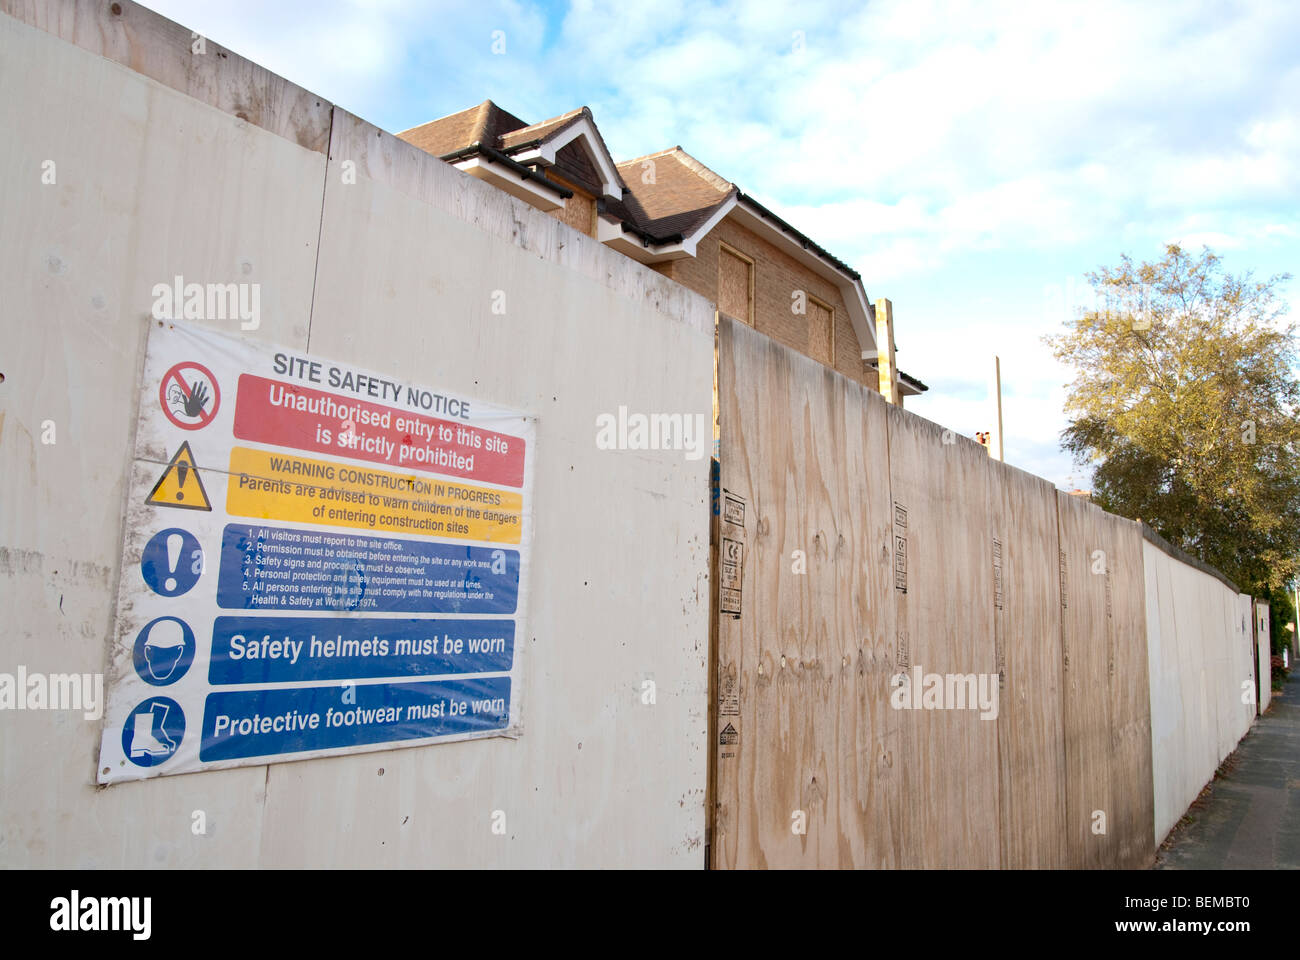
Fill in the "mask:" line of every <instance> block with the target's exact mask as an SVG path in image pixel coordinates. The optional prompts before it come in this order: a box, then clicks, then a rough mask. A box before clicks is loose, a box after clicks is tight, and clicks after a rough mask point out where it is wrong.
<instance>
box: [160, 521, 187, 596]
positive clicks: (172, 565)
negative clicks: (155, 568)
mask: <svg viewBox="0 0 1300 960" xmlns="http://www.w3.org/2000/svg"><path fill="white" fill-rule="evenodd" d="M184 545H185V538H184V537H182V536H181V535H180V534H179V533H169V534H168V535H167V569H168V570H169V571H171V573H172V574H175V573H176V567H177V565H179V564H180V562H181V547H183V546H184ZM163 589H164V590H166V591H167V592H168V593H171V592H172V591H173V590H175V589H176V577H175V576H170V577H168V578H167V579H166V580H164V581H163Z"/></svg>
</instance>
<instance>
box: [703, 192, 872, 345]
mask: <svg viewBox="0 0 1300 960" xmlns="http://www.w3.org/2000/svg"><path fill="white" fill-rule="evenodd" d="M731 214H732V219H734V220H735V221H736V222H737V223H739V224H740V225H741V226H743V227H745V228H746V229H748V230H752V231H753V232H754V233H757V234H758V235H759V236H761V237H763V238H765V239H766V240H768V241H769V242H770V243H771V244H772V245H773V246H775V247H776V248H777V249H778V250H781V251H783V252H785V253H787V254H789V255H790V256H791V257H793V258H794V259H795V260H797V261H798V262H799V263H802V264H803V265H804V266H805V267H808V268H809V269H810V270H812V271H813V272H814V273H816V274H817V275H818V276H819V277H824V278H825V279H827V280H829V281H830V282H831V283H833V284H835V286H836V287H838V288H839V291H840V295H841V296H842V297H844V304H845V306H847V307H848V310H849V321H850V322H851V323H852V324H853V332H854V333H855V334H857V337H858V345H859V346H860V347H861V348H862V359H863V360H871V359H875V355H876V351H877V346H876V325H875V323H874V322H873V321H872V319H871V308H870V307H869V306H868V305H867V291H866V289H865V288H864V287H863V286H862V281H861V280H854V279H853V278H852V277H850V276H849V275H848V274H847V273H844V272H843V271H842V270H840V269H839V268H838V267H835V266H832V265H831V264H829V263H827V262H826V261H825V260H823V259H822V258H821V257H819V256H818V255H817V254H815V253H813V252H812V251H811V250H805V249H804V246H803V244H801V243H800V242H799V241H798V240H796V239H795V238H794V237H792V236H790V234H788V233H786V232H785V231H784V230H782V229H781V228H780V227H778V226H777V225H776V224H775V223H773V222H772V221H771V220H768V219H767V218H766V217H760V216H759V215H758V214H757V213H755V212H754V211H753V210H750V209H749V208H748V207H746V206H745V205H744V204H743V203H737V204H735V205H734V209H733V210H732V211H731ZM699 236H703V234H699Z"/></svg>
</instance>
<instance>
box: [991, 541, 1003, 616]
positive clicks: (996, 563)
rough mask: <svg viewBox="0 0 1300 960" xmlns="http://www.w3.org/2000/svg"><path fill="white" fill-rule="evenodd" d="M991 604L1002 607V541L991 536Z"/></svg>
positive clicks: (999, 608)
mask: <svg viewBox="0 0 1300 960" xmlns="http://www.w3.org/2000/svg"><path fill="white" fill-rule="evenodd" d="M993 606H994V607H996V608H997V609H998V610H1001V609H1002V541H1001V540H999V539H997V538H996V537H994V538H993Z"/></svg>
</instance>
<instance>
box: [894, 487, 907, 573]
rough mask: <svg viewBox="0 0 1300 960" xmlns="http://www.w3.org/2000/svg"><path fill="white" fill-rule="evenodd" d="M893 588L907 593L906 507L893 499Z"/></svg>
mask: <svg viewBox="0 0 1300 960" xmlns="http://www.w3.org/2000/svg"><path fill="white" fill-rule="evenodd" d="M894 589H895V590H901V591H902V592H903V593H907V507H905V506H903V505H902V504H901V503H899V502H898V501H897V500H895V501H894Z"/></svg>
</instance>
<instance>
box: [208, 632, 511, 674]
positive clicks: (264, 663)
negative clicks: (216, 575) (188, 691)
mask: <svg viewBox="0 0 1300 960" xmlns="http://www.w3.org/2000/svg"><path fill="white" fill-rule="evenodd" d="M514 652H515V624H514V621H513V620H436V619H432V618H425V619H422V620H397V619H381V618H379V617H364V618H352V617H347V618H336V617H217V621H216V623H215V624H214V625H213V627H212V656H211V659H210V661H209V667H208V680H209V681H210V682H212V683H215V684H222V683H293V682H295V681H297V682H303V681H310V680H347V679H351V678H354V677H361V678H369V677H430V676H440V675H442V674H448V673H505V672H507V671H509V670H510V665H511V663H512V661H513V659H514Z"/></svg>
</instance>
